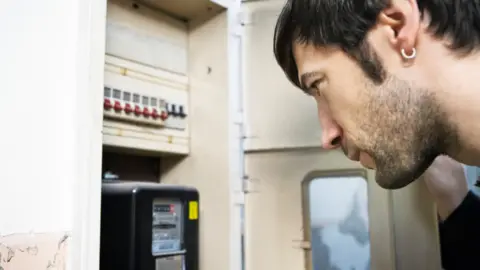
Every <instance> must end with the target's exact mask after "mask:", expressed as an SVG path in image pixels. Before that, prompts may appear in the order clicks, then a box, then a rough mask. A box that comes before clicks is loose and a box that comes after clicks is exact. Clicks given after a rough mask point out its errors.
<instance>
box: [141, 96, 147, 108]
mask: <svg viewBox="0 0 480 270" xmlns="http://www.w3.org/2000/svg"><path fill="white" fill-rule="evenodd" d="M142 105H145V106H148V97H146V96H142Z"/></svg>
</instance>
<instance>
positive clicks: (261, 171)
mask: <svg viewBox="0 0 480 270" xmlns="http://www.w3.org/2000/svg"><path fill="white" fill-rule="evenodd" d="M283 3H284V1H275V0H270V1H251V2H248V1H247V2H245V3H243V5H242V14H241V18H242V25H243V30H242V31H243V32H242V33H243V35H242V43H243V71H244V74H243V78H244V81H243V84H244V92H245V97H244V100H245V102H244V103H245V115H246V143H245V148H246V174H247V175H248V178H249V179H248V181H247V183H248V192H247V195H246V196H245V265H246V269H245V270H266V269H275V270H298V269H307V270H323V269H340V270H351V269H356V270H359V269H361V270H364V269H372V270H390V269H392V270H393V269H395V270H412V269H422V270H423V269H429V270H437V269H441V267H440V260H439V245H438V236H437V230H436V228H437V226H436V224H437V223H436V222H437V221H436V218H435V211H434V206H433V202H432V201H431V200H430V198H429V196H428V193H427V191H426V189H425V187H424V185H423V183H422V182H421V181H417V182H416V183H414V184H412V185H410V186H409V187H407V188H404V189H402V190H396V191H389V190H384V189H382V188H380V187H379V186H378V184H376V182H375V180H374V172H373V171H369V170H365V169H363V168H362V167H361V166H360V165H359V164H357V163H355V162H352V161H350V160H348V159H347V158H346V157H344V155H343V153H341V152H340V151H326V150H322V149H321V147H320V139H321V130H320V128H319V125H318V120H317V114H316V112H317V110H316V105H315V102H314V100H313V99H311V98H309V97H307V96H305V95H302V94H301V93H300V90H298V89H295V88H294V87H293V86H292V85H291V84H290V83H289V82H288V81H287V79H286V78H285V76H284V74H283V72H282V71H281V70H280V68H279V67H278V66H277V64H276V62H275V59H274V56H273V31H274V27H275V23H276V19H277V17H278V15H279V13H280V11H281V8H282V5H283Z"/></svg>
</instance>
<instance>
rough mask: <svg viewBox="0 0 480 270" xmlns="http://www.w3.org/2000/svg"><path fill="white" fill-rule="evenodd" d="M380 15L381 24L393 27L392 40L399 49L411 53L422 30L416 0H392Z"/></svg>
mask: <svg viewBox="0 0 480 270" xmlns="http://www.w3.org/2000/svg"><path fill="white" fill-rule="evenodd" d="M391 1H392V2H391V4H390V6H389V7H388V8H386V9H384V10H382V12H380V15H379V17H378V21H379V24H381V25H384V26H388V27H390V28H391V29H392V33H393V34H392V36H391V38H390V42H391V43H392V45H393V46H394V47H396V48H397V49H398V50H399V51H400V50H402V49H403V50H405V52H407V53H410V52H411V51H412V50H413V49H414V48H415V44H416V42H417V36H418V32H419V30H420V11H419V9H418V5H417V1H416V0H391Z"/></svg>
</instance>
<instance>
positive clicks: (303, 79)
mask: <svg viewBox="0 0 480 270" xmlns="http://www.w3.org/2000/svg"><path fill="white" fill-rule="evenodd" d="M320 74H321V73H320V72H318V71H312V72H307V73H304V74H302V76H301V77H300V84H301V86H302V89H303V90H304V91H306V90H308V89H307V85H306V84H307V81H308V80H309V79H310V78H312V77H317V76H319V75H320Z"/></svg>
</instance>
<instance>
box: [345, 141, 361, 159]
mask: <svg viewBox="0 0 480 270" xmlns="http://www.w3.org/2000/svg"><path fill="white" fill-rule="evenodd" d="M342 151H343V154H345V156H346V157H347V158H348V159H350V160H353V161H360V151H348V150H347V149H346V147H344V146H343V145H342Z"/></svg>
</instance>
